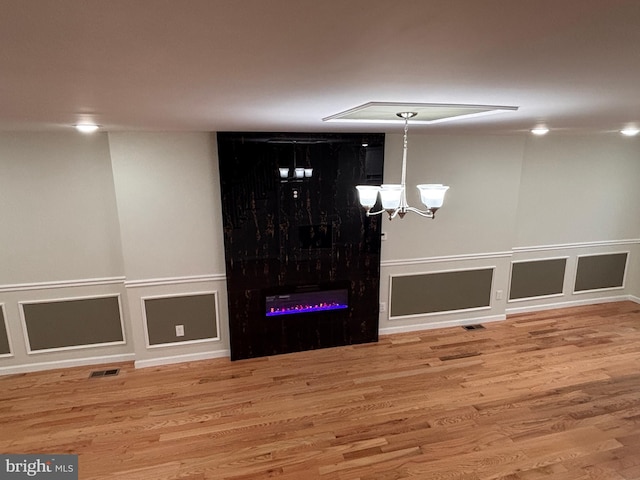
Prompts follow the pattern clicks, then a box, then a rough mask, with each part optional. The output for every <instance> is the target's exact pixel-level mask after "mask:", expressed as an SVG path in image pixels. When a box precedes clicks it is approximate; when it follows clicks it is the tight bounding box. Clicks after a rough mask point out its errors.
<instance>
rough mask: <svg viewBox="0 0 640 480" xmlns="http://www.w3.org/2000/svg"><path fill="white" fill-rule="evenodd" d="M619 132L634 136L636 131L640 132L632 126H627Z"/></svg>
mask: <svg viewBox="0 0 640 480" xmlns="http://www.w3.org/2000/svg"><path fill="white" fill-rule="evenodd" d="M620 133H621V134H622V135H626V136H627V137H634V136H636V135H637V134H638V133H640V130H638V129H637V128H634V127H627V128H623V129H622V130H620Z"/></svg>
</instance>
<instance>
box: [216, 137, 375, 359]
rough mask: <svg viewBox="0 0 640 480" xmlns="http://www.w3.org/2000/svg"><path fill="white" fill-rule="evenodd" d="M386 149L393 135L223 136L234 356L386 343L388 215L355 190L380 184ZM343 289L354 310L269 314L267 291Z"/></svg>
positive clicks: (220, 140)
mask: <svg viewBox="0 0 640 480" xmlns="http://www.w3.org/2000/svg"><path fill="white" fill-rule="evenodd" d="M363 144H367V146H363ZM383 152H384V135H383V134H301V133H300V134H299V133H236V132H234V133H230V132H220V133H218V155H219V165H220V181H221V195H222V210H223V223H224V241H225V259H226V275H227V290H228V292H227V293H228V307H229V328H230V339H231V358H232V359H233V360H237V359H241V358H251V357H258V356H265V355H274V354H281V353H288V352H295V351H301V350H310V349H316V348H326V347H333V346H340V345H349V344H356V343H366V342H373V341H377V339H378V303H379V299H378V297H379V283H380V227H381V223H380V222H381V217H371V218H369V217H366V215H365V214H364V211H363V209H361V207H360V206H359V202H358V198H357V192H356V189H355V186H356V185H357V184H363V183H371V184H380V182H381V181H382V169H383ZM279 167H288V168H290V172H291V173H293V169H294V167H304V168H313V174H312V176H311V177H308V178H303V179H287V180H283V179H281V178H280V176H279V172H278V168H279ZM334 287H335V288H347V290H348V297H349V306H348V308H346V309H340V310H335V311H321V312H311V313H301V314H294V315H282V316H277V317H267V316H266V315H265V295H267V294H271V295H272V294H273V293H274V292H278V293H281V294H286V292H288V291H300V290H301V289H302V290H323V289H324V290H329V289H332V288H334Z"/></svg>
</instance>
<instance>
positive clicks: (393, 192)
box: [356, 112, 449, 220]
mask: <svg viewBox="0 0 640 480" xmlns="http://www.w3.org/2000/svg"><path fill="white" fill-rule="evenodd" d="M396 115H397V116H398V117H400V118H403V119H404V139H403V144H402V177H401V181H400V184H390V183H386V184H382V185H380V186H377V185H358V186H357V187H356V188H357V189H358V196H359V199H360V204H361V205H362V206H363V207H364V208H365V209H366V211H367V217H370V216H373V215H380V214H382V213H383V212H387V213H388V214H389V220H393V219H394V218H395V217H396V216H398V217H400V218H404V216H405V214H406V213H407V212H413V213H417V214H418V215H420V216H423V217H427V218H434V217H435V214H436V210H438V209H439V208H440V207H442V203H443V202H444V194H445V193H446V192H447V190H448V189H449V187H447V186H445V185H442V184H440V183H425V184H420V185H416V187H417V188H418V191H419V192H420V200H421V201H422V203H423V204H424V206H425V207H426V209H425V210H420V209H418V208H415V207H411V206H409V204H408V203H407V192H406V177H407V132H408V131H409V119H410V118H413V117H415V116H416V115H417V114H416V113H415V112H401V113H397V114H396ZM378 196H379V197H380V203H381V204H382V208H381V209H380V210H378V211H372V209H373V207H374V206H375V205H376V203H377V202H378Z"/></svg>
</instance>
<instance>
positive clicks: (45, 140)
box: [0, 132, 124, 285]
mask: <svg viewBox="0 0 640 480" xmlns="http://www.w3.org/2000/svg"><path fill="white" fill-rule="evenodd" d="M0 192H2V193H1V195H2V201H1V202H0V222H1V225H0V245H2V248H0V265H2V268H0V285H7V284H21V283H31V282H44V281H56V280H63V281H64V280H71V279H87V278H104V277H113V276H120V275H123V273H124V269H123V262H122V254H121V250H120V230H119V226H118V212H117V209H116V197H115V190H114V185H113V177H112V174H111V157H110V152H109V141H108V137H107V135H106V134H97V135H95V136H94V135H91V136H83V135H77V133H76V132H71V133H0Z"/></svg>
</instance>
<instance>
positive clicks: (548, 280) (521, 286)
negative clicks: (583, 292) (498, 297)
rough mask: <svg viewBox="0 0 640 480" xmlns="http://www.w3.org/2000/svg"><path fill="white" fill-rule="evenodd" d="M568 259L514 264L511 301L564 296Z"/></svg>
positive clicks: (510, 292)
mask: <svg viewBox="0 0 640 480" xmlns="http://www.w3.org/2000/svg"><path fill="white" fill-rule="evenodd" d="M566 266H567V259H566V258H554V259H547V260H532V261H525V262H514V263H513V264H512V265H511V286H510V289H509V300H518V299H522V298H532V297H542V296H547V295H559V294H562V291H563V285H564V274H565V269H566Z"/></svg>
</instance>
